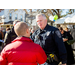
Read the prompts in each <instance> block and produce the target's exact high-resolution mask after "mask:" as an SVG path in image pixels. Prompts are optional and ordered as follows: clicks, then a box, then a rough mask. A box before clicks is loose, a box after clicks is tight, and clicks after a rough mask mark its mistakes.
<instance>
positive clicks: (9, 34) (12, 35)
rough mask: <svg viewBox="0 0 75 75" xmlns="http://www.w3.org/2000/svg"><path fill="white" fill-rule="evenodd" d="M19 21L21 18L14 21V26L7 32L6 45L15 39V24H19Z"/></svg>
mask: <svg viewBox="0 0 75 75" xmlns="http://www.w3.org/2000/svg"><path fill="white" fill-rule="evenodd" d="M17 22H20V21H19V20H15V21H14V22H13V28H12V29H10V30H9V31H8V32H7V33H6V34H5V37H4V46H6V45H7V44H9V43H11V41H13V40H14V39H15V38H16V37H17V35H16V34H15V32H14V26H15V25H16V24H17Z"/></svg>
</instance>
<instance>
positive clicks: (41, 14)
mask: <svg viewBox="0 0 75 75" xmlns="http://www.w3.org/2000/svg"><path fill="white" fill-rule="evenodd" d="M40 16H43V17H44V19H46V16H45V14H43V13H40V14H37V15H36V18H37V17H40Z"/></svg>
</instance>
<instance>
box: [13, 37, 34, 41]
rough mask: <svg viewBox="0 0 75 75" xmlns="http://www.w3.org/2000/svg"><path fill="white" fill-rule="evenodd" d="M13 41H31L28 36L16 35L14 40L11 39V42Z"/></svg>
mask: <svg viewBox="0 0 75 75" xmlns="http://www.w3.org/2000/svg"><path fill="white" fill-rule="evenodd" d="M15 41H28V42H33V41H32V40H31V39H30V38H29V37H24V36H22V37H17V38H16V39H15V40H13V41H12V42H15Z"/></svg>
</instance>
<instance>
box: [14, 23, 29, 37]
mask: <svg viewBox="0 0 75 75" xmlns="http://www.w3.org/2000/svg"><path fill="white" fill-rule="evenodd" d="M27 29H28V25H27V24H26V23H25V22H18V23H17V24H16V25H15V26H14V31H15V33H16V34H17V36H24V35H25V34H26V30H27Z"/></svg>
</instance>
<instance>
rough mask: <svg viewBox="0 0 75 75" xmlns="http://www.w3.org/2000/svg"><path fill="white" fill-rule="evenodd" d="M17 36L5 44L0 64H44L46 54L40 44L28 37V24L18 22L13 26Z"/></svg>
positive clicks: (0, 56)
mask: <svg viewBox="0 0 75 75" xmlns="http://www.w3.org/2000/svg"><path fill="white" fill-rule="evenodd" d="M14 30H15V33H16V34H17V36H18V37H17V38H16V39H15V40H13V41H12V43H10V44H8V45H6V46H5V47H4V48H3V50H2V52H1V55H0V65H37V64H44V63H45V62H46V60H47V56H46V54H45V52H44V50H43V49H42V48H41V46H40V45H38V44H35V43H34V42H33V41H32V40H31V39H30V38H29V37H30V32H29V28H28V25H27V24H26V23H24V22H19V23H17V24H16V25H15V26H14Z"/></svg>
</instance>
